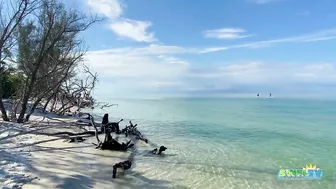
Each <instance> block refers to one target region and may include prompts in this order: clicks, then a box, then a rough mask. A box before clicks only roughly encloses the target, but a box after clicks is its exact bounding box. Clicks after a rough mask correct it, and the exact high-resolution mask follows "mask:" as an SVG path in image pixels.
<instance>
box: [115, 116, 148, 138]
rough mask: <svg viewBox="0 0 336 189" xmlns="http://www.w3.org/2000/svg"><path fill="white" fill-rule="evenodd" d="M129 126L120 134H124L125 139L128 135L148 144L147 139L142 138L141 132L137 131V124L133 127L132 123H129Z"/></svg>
mask: <svg viewBox="0 0 336 189" xmlns="http://www.w3.org/2000/svg"><path fill="white" fill-rule="evenodd" d="M129 123H130V125H129V126H126V127H125V128H124V129H122V130H121V133H124V134H125V136H126V137H127V136H128V135H134V136H135V137H136V139H140V140H142V141H144V142H146V143H148V139H146V138H145V137H143V136H142V134H141V132H140V131H138V130H137V124H135V125H133V123H132V121H129Z"/></svg>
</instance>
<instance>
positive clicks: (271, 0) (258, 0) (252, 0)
mask: <svg viewBox="0 0 336 189" xmlns="http://www.w3.org/2000/svg"><path fill="white" fill-rule="evenodd" d="M246 1H247V2H250V3H256V4H267V3H274V2H279V1H285V0H246Z"/></svg>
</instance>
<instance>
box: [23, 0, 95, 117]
mask: <svg viewBox="0 0 336 189" xmlns="http://www.w3.org/2000/svg"><path fill="white" fill-rule="evenodd" d="M34 15H36V16H35V17H33V15H32V19H31V20H29V21H26V22H25V23H22V24H20V27H19V32H18V34H19V35H18V47H19V51H18V52H19V53H18V57H17V63H18V68H19V69H20V70H22V71H23V72H24V74H25V81H24V86H25V87H24V88H23V89H22V99H21V111H20V115H19V117H18V120H17V121H18V122H19V123H21V122H23V121H24V115H25V113H26V111H27V105H28V101H29V100H33V104H32V106H31V108H30V110H29V113H28V114H27V116H26V120H28V119H29V116H30V115H31V113H33V111H34V109H35V108H36V107H37V105H38V104H39V103H40V102H41V100H42V99H43V98H45V96H51V95H54V93H57V92H58V89H59V88H60V87H61V85H62V83H64V82H65V81H66V80H67V79H69V77H70V76H71V73H73V70H74V69H75V68H76V66H77V65H78V63H80V62H81V61H82V59H83V56H84V54H85V49H83V46H82V41H81V40H80V39H78V35H79V33H80V32H82V31H84V30H86V29H87V28H88V27H90V26H91V25H92V24H93V23H95V22H97V21H98V20H97V19H96V18H92V17H91V18H88V17H87V16H86V15H83V14H81V13H80V12H78V11H76V10H69V11H67V10H66V9H65V6H64V4H62V3H61V2H59V1H57V0H43V3H42V6H41V8H40V9H38V11H37V12H36V14H34ZM54 89H57V90H54Z"/></svg>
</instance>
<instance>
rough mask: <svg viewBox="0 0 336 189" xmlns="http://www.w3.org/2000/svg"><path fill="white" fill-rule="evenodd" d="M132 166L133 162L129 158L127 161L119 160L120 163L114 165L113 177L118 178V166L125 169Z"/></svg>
mask: <svg viewBox="0 0 336 189" xmlns="http://www.w3.org/2000/svg"><path fill="white" fill-rule="evenodd" d="M131 166H132V162H131V161H129V160H127V161H123V162H119V163H116V164H115V165H114V166H113V172H112V178H116V176H117V169H118V168H122V169H124V170H128V169H130V168H131Z"/></svg>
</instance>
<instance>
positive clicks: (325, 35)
mask: <svg viewBox="0 0 336 189" xmlns="http://www.w3.org/2000/svg"><path fill="white" fill-rule="evenodd" d="M333 39H336V29H329V30H323V31H319V32H315V33H310V34H304V35H299V36H294V37H286V38H279V39H272V40H265V41H256V42H251V43H245V44H240V45H232V46H224V47H211V48H205V49H202V50H200V51H199V53H209V52H216V51H223V50H229V49H234V48H261V47H265V46H271V45H272V44H277V43H307V42H317V41H326V40H333Z"/></svg>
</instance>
